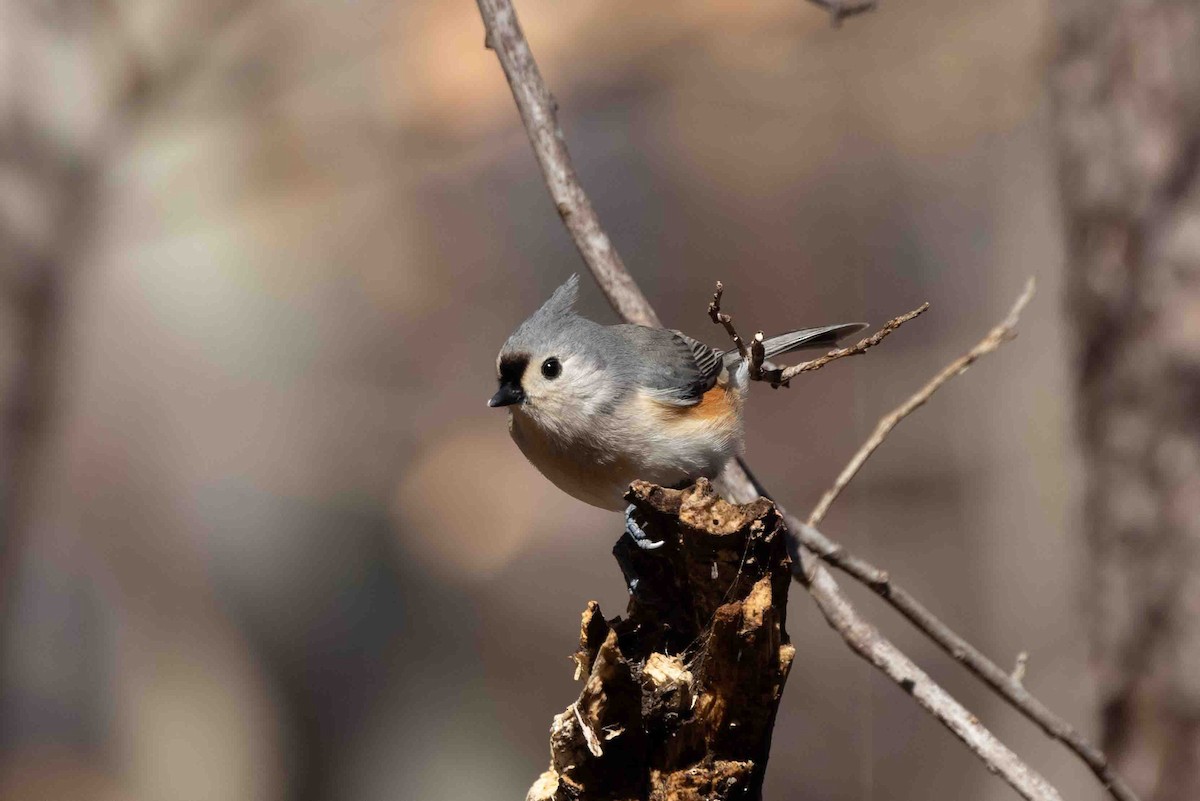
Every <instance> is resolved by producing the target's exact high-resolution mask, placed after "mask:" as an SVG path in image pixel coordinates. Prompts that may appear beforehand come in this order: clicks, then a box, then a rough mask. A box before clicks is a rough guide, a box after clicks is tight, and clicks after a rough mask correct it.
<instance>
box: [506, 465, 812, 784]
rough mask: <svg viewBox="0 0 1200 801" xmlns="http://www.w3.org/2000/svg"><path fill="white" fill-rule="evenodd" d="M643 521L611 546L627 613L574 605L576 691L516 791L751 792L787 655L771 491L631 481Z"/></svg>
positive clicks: (779, 536) (763, 759) (778, 527)
mask: <svg viewBox="0 0 1200 801" xmlns="http://www.w3.org/2000/svg"><path fill="white" fill-rule="evenodd" d="M627 497H628V499H629V501H630V502H631V503H633V504H635V505H636V506H637V507H638V509H639V510H640V512H641V513H642V514H643V515H644V516H645V518H646V520H647V521H648V522H647V525H645V526H644V527H645V529H646V531H647V533H648V534H649V535H650V536H651V537H653V538H654V539H656V540H657V539H661V540H664V541H665V543H666V545H665V546H664V547H663V548H660V549H658V550H654V551H644V550H641V549H639V548H638V547H637V546H636V545H635V544H634V543H633V542H632V541H631V540H630V539H629V538H628V536H626V537H623V538H622V539H621V540H620V541H619V542H618V543H617V544H616V546H615V547H614V548H613V554H614V556H616V558H617V562H618V563H619V564H620V566H621V569H622V571H623V572H624V574H625V579H626V582H627V583H628V584H629V585H630V587H631V588H632V589H631V594H630V599H629V607H628V610H627V614H626V616H625V617H615V618H613V619H611V620H605V619H604V617H603V615H602V614H601V612H600V608H599V606H598V605H597V604H596V603H595V602H594V601H593V602H591V603H589V604H588V607H587V609H586V610H585V611H584V613H583V621H582V625H581V626H580V638H579V651H578V652H577V653H576V654H575V657H574V658H575V661H576V665H577V667H576V678H579V679H583V681H584V685H583V689H582V691H581V692H580V694H579V698H578V699H577V700H576V701H575V702H574V703H573V704H572V705H571V706H569V707H568V708H567V709H566V711H564V712H563V713H562V714H560V715H558V716H556V717H555V719H554V723H553V725H552V726H551V730H550V751H551V760H550V769H549V770H548V771H546V773H544V774H542V776H541V777H540V778H539V779H538V781H537V782H536V783H535V784H534V786H533V787H532V788H531V789H530V791H529V794H528V796H527V801H568V799H569V800H570V801H587V800H589V799H605V800H607V799H619V800H620V801H725V800H726V799H758V798H761V794H762V781H763V775H764V773H765V770H766V763H767V757H768V755H769V753H770V748H771V731H772V729H773V728H774V724H775V713H776V711H777V710H778V708H779V699H780V696H781V695H782V692H783V685H784V682H785V681H786V679H787V674H788V671H789V669H790V668H791V665H792V659H793V657H794V656H795V648H794V647H793V646H792V645H791V643H790V642H789V640H788V635H787V631H786V629H785V627H784V623H785V617H786V610H787V591H788V586H789V581H790V567H789V566H790V564H791V562H790V560H789V558H788V555H787V548H786V544H785V530H784V524H783V521H782V518H781V516H780V514H779V512H778V511H777V510H776V508H775V506H774V505H773V504H771V503H770V502H769V501H765V500H761V499H760V500H757V501H754V502H753V503H749V504H746V505H736V504H730V503H727V502H725V501H724V500H722V499H721V498H719V497H718V496H717V494H716V492H714V491H713V489H712V486H711V484H710V483H709V482H708V481H707V480H704V479H701V480H700V481H699V482H698V483H697V484H696V485H695V486H693V487H690V488H688V489H684V490H671V489H664V488H662V487H658V486H655V485H653V484H648V483H645V482H636V483H635V484H634V485H633V487H632V489H631V490H630V493H629V495H628V496H627Z"/></svg>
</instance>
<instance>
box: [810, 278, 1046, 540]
mask: <svg viewBox="0 0 1200 801" xmlns="http://www.w3.org/2000/svg"><path fill="white" fill-rule="evenodd" d="M1033 290H1034V281H1033V279H1032V278H1030V279H1029V280H1028V281H1026V282H1025V290H1024V291H1023V292H1022V293H1021V296H1020V297H1019V298H1017V302H1016V303H1014V304H1013V307H1012V309H1011V310H1010V311H1009V312H1008V316H1007V317H1005V318H1004V319H1003V320H1001V321H1000V324H999V325H997V326H996V327H995V328H993V329H992V330H991V331H989V332H988V334H987V336H985V337H984V338H983V340H982V341H981V342H980V343H979V344H978V345H976V346H975V347H973V348H971V349H970V350H969V351H967V352H966V353H964V354H963V355H962V356H960V357H959V358H957V359H955V360H954V361H952V362H950V364H948V365H946V366H945V367H944V368H943V369H942V371H941V372H940V373H938V374H937V375H935V376H934V377H933V379H932V380H931V381H930V382H929V383H928V384H926V385H925V386H923V387H921V389H919V390H918V391H917V392H916V393H915V394H913V395H912V396H911V397H910V398H909V399H908V400H906V401H905V402H904V403H902V404H900V406H899V407H897V408H896V409H894V410H893V411H892V412H891V413H890V414H888V415H886V416H885V417H884V418H883V419H882V420H880V421H879V424H878V425H876V426H875V431H874V433H872V434H871V436H870V437H869V438H868V439H867V441H866V442H864V443H863V445H862V447H861V448H859V449H858V452H857V453H856V454H854V458H852V459H851V460H850V463H849V464H847V465H846V467H845V468H844V469H843V470H842V472H841V474H840V475H838V477H837V480H836V481H834V482H833V486H832V487H830V488H829V489H828V490H827V491H826V492H825V494H824V495H823V496H821V501H820V503H818V504H817V507H816V508H815V509H813V511H812V514H810V515H809V516H808V524H809V525H810V526H815V525H817V524H818V523H820V522H821V520H823V519H824V517H825V513H826V512H828V511H829V507H830V506H832V505H833V502H834V500H836V499H837V496H838V495H839V494H841V492H842V490H844V489H845V488H846V485H847V484H849V483H850V481H851V480H852V479H853V478H854V476H855V475H856V474H857V473H858V471H859V469H860V468H861V467H862V466H863V463H864V462H866V461H867V459H868V458H869V457H870V456H871V454H872V453H874V452H875V450H876V449H877V448H878V447H879V446H880V445H882V444H883V440H884V439H885V438H886V437H887V435H888V434H889V433H890V432H891V430H892V429H893V428H895V427H896V425H897V424H898V423H899V422H900V421H901V420H903V419H904V418H905V417H908V416H909V415H910V414H912V413H913V412H915V411H916V410H917V409H919V408H921V407H922V406H924V405H925V402H926V401H928V400H929V398H930V396H932V395H933V393H935V392H937V391H938V389H940V388H941V386H942V385H943V384H945V383H946V382H947V381H949V380H950V379H951V378H954V376H956V375H961V374H962V373H963V372H965V371H966V369H967V368H968V367H970V366H971V365H972V364H974V363H975V360H976V359H978V358H979V357H980V356H984V355H986V354H988V353H991V352H992V351H994V350H995V349H996V348H998V347H1000V346H1001V345H1003V344H1004V343H1005V342H1007V341H1008V340H1010V339H1012V338H1013V337H1014V336H1015V334H1014V333H1013V328H1014V327H1015V326H1016V324H1017V319H1018V318H1019V317H1020V314H1021V310H1022V309H1024V308H1025V304H1027V303H1029V299H1030V298H1032V297H1033ZM897 319H899V318H897ZM880 333H882V332H880Z"/></svg>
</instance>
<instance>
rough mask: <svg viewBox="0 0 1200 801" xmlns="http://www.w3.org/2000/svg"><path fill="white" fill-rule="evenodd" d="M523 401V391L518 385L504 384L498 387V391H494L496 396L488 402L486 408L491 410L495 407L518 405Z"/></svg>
mask: <svg viewBox="0 0 1200 801" xmlns="http://www.w3.org/2000/svg"><path fill="white" fill-rule="evenodd" d="M523 400H525V391H524V390H523V389H521V385H520V384H511V383H504V384H501V385H500V389H498V390H496V394H495V395H493V396H492V399H491V400H490V401H488V406H491V407H492V408H493V409H494V408H496V407H497V406H512V405H513V404H514V403H520V402H521V401H523Z"/></svg>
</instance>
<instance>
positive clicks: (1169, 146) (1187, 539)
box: [1052, 0, 1200, 801]
mask: <svg viewBox="0 0 1200 801" xmlns="http://www.w3.org/2000/svg"><path fill="white" fill-rule="evenodd" d="M1056 11H1057V13H1058V23H1059V31H1058V33H1059V53H1058V56H1057V59H1056V62H1055V64H1054V66H1053V70H1052V84H1053V90H1054V95H1055V113H1056V127H1057V136H1058V145H1059V156H1060V179H1061V190H1062V197H1063V209H1064V223H1065V226H1066V231H1067V243H1068V266H1067V282H1066V285H1067V303H1068V307H1069V310H1070V313H1071V319H1072V322H1073V324H1074V327H1075V333H1076V343H1077V346H1078V347H1077V351H1076V365H1075V366H1076V375H1077V378H1078V396H1077V400H1078V419H1079V432H1080V440H1081V446H1082V449H1083V455H1084V459H1085V468H1086V480H1087V488H1086V509H1085V511H1084V521H1085V526H1086V532H1087V543H1088V547H1089V550H1090V557H1091V561H1090V576H1089V585H1088V587H1087V597H1088V598H1089V599H1090V601H1089V602H1090V603H1091V612H1092V631H1091V637H1092V643H1093V651H1094V657H1095V661H1096V667H1097V669H1098V672H1099V678H1100V690H1101V693H1102V695H1101V701H1102V703H1103V726H1104V732H1103V737H1104V749H1105V750H1106V751H1107V752H1108V754H1109V755H1110V756H1111V757H1112V759H1113V760H1114V762H1115V763H1116V765H1117V767H1118V768H1119V770H1120V771H1121V772H1122V773H1124V774H1125V775H1126V776H1127V777H1128V778H1129V779H1130V781H1131V783H1132V784H1133V785H1134V786H1135V788H1137V789H1138V790H1139V791H1140V792H1141V793H1142V794H1143V797H1144V798H1147V799H1153V800H1154V801H1194V799H1197V798H1200V173H1198V167H1200V3H1197V2H1180V1H1179V0H1057V2H1056Z"/></svg>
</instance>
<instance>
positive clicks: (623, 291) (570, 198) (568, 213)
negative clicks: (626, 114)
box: [476, 0, 661, 328]
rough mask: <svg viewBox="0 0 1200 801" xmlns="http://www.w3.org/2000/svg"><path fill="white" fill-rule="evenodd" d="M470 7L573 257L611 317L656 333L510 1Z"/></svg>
mask: <svg viewBox="0 0 1200 801" xmlns="http://www.w3.org/2000/svg"><path fill="white" fill-rule="evenodd" d="M476 4H477V5H478V6H479V13H480V15H481V16H482V17H483V24H484V28H485V29H486V31H487V34H486V37H485V39H484V45H485V46H487V47H490V48H491V49H492V50H494V51H495V52H496V58H498V59H500V66H501V67H502V68H503V69H504V77H506V78H508V85H509V87H510V88H511V89H512V93H513V100H515V101H516V103H517V110H518V111H519V112H520V113H521V122H522V123H524V124H525V130H526V131H527V132H528V134H529V141H530V144H532V145H533V154H534V155H535V156H536V157H537V162H538V166H539V167H541V169H542V176H543V177H544V178H545V179H546V188H547V189H549V190H550V197H551V198H552V199H553V200H554V207H555V208H556V209H558V216H559V217H561V218H562V221H563V224H564V225H565V226H567V231H568V232H570V234H571V240H572V241H573V242H574V243H575V247H576V248H577V249H578V250H579V255H580V256H582V257H583V260H584V262H585V263H586V264H587V266H588V269H589V270H591V272H592V276H593V277H595V279H596V282H597V283H598V284H600V286H601V287H602V288H603V289H604V294H605V295H606V296H607V297H608V302H609V303H611V304H612V307H613V310H614V311H616V313H617V314H619V315H621V317H622V318H623V319H624V320H626V321H627V322H631V323H637V324H638V325H647V326H652V327H655V328H659V327H661V323H659V320H658V315H657V314H655V313H654V308H653V307H651V305H650V301H648V300H646V296H645V295H643V294H642V290H641V289H640V288H639V287H638V285H637V283H636V282H635V281H634V280H633V278H632V277H631V276H630V275H629V272H628V271H627V270H626V269H625V263H624V262H622V261H621V257H620V256H619V255H618V254H617V249H616V248H614V247H613V244H612V242H611V241H610V240H609V238H608V235H607V234H606V233H604V229H603V228H601V227H600V218H599V217H597V216H596V210H595V209H593V208H592V202H591V201H590V200H588V196H587V193H586V192H584V191H583V187H582V186H581V185H580V183H579V176H577V175H576V174H575V165H574V164H573V163H572V162H571V154H570V153H568V152H567V140H566V139H565V138H564V137H563V132H562V128H560V127H559V125H558V103H557V102H555V100H554V98H553V97H551V95H550V90H549V89H547V88H546V83H545V81H543V80H542V73H541V70H539V69H538V65H537V62H536V61H534V60H533V52H532V51H531V50H530V49H529V42H527V41H526V40H525V34H524V32H522V30H521V23H520V22H519V21H518V20H517V12H516V10H515V9H514V8H513V5H512V2H511V0H476Z"/></svg>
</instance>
